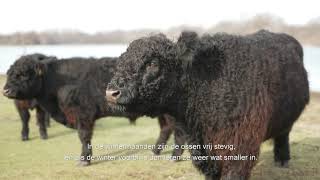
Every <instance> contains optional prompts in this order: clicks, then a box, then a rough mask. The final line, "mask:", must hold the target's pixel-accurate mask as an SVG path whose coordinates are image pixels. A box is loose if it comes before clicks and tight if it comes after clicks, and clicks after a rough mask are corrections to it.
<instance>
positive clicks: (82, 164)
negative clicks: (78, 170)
mask: <svg viewBox="0 0 320 180" xmlns="http://www.w3.org/2000/svg"><path fill="white" fill-rule="evenodd" d="M89 165H90V161H80V162H79V163H78V166H81V167H84V166H89Z"/></svg>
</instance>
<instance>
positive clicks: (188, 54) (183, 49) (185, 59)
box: [177, 31, 199, 71]
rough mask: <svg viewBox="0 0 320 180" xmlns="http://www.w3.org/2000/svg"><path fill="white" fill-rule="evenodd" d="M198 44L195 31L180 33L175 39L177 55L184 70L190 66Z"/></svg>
mask: <svg viewBox="0 0 320 180" xmlns="http://www.w3.org/2000/svg"><path fill="white" fill-rule="evenodd" d="M198 44H199V37H198V35H197V33H195V32H188V31H184V32H182V33H181V35H180V37H179V39H178V41H177V55H178V59H180V60H181V64H182V68H183V69H184V70H185V71H187V70H188V69H190V68H191V67H192V64H193V61H194V55H195V52H196V49H197V46H198Z"/></svg>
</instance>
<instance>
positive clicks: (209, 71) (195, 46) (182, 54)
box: [177, 32, 224, 80]
mask: <svg viewBox="0 0 320 180" xmlns="http://www.w3.org/2000/svg"><path fill="white" fill-rule="evenodd" d="M177 49H178V56H179V59H180V60H181V61H182V62H181V64H182V67H183V70H184V71H185V72H187V73H188V74H189V75H192V76H194V77H197V78H200V79H205V80H209V79H212V78H215V77H218V76H219V74H220V71H221V65H222V63H223V59H224V56H223V53H222V52H221V51H220V50H219V48H218V45H217V44H216V42H215V41H214V40H213V39H212V38H211V37H210V36H208V35H206V36H203V37H201V39H200V38H199V37H198V36H197V34H196V33H194V32H183V33H182V34H181V36H180V38H179V40H178V42H177Z"/></svg>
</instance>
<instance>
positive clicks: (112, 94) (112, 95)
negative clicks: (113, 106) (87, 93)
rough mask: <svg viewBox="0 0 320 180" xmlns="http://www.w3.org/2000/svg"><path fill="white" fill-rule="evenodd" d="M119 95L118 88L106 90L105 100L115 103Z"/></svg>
mask: <svg viewBox="0 0 320 180" xmlns="http://www.w3.org/2000/svg"><path fill="white" fill-rule="evenodd" d="M120 95H121V91H119V90H116V91H111V90H107V91H106V97H107V101H109V102H112V103H116V102H117V99H118V98H119V97H120Z"/></svg>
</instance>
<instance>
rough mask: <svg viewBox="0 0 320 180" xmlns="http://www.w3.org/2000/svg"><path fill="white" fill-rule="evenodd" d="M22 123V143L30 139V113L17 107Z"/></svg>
mask: <svg viewBox="0 0 320 180" xmlns="http://www.w3.org/2000/svg"><path fill="white" fill-rule="evenodd" d="M17 109H18V112H19V115H20V118H21V122H22V130H21V139H22V141H26V140H28V139H29V119H30V113H29V111H28V109H25V108H20V107H19V106H17Z"/></svg>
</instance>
